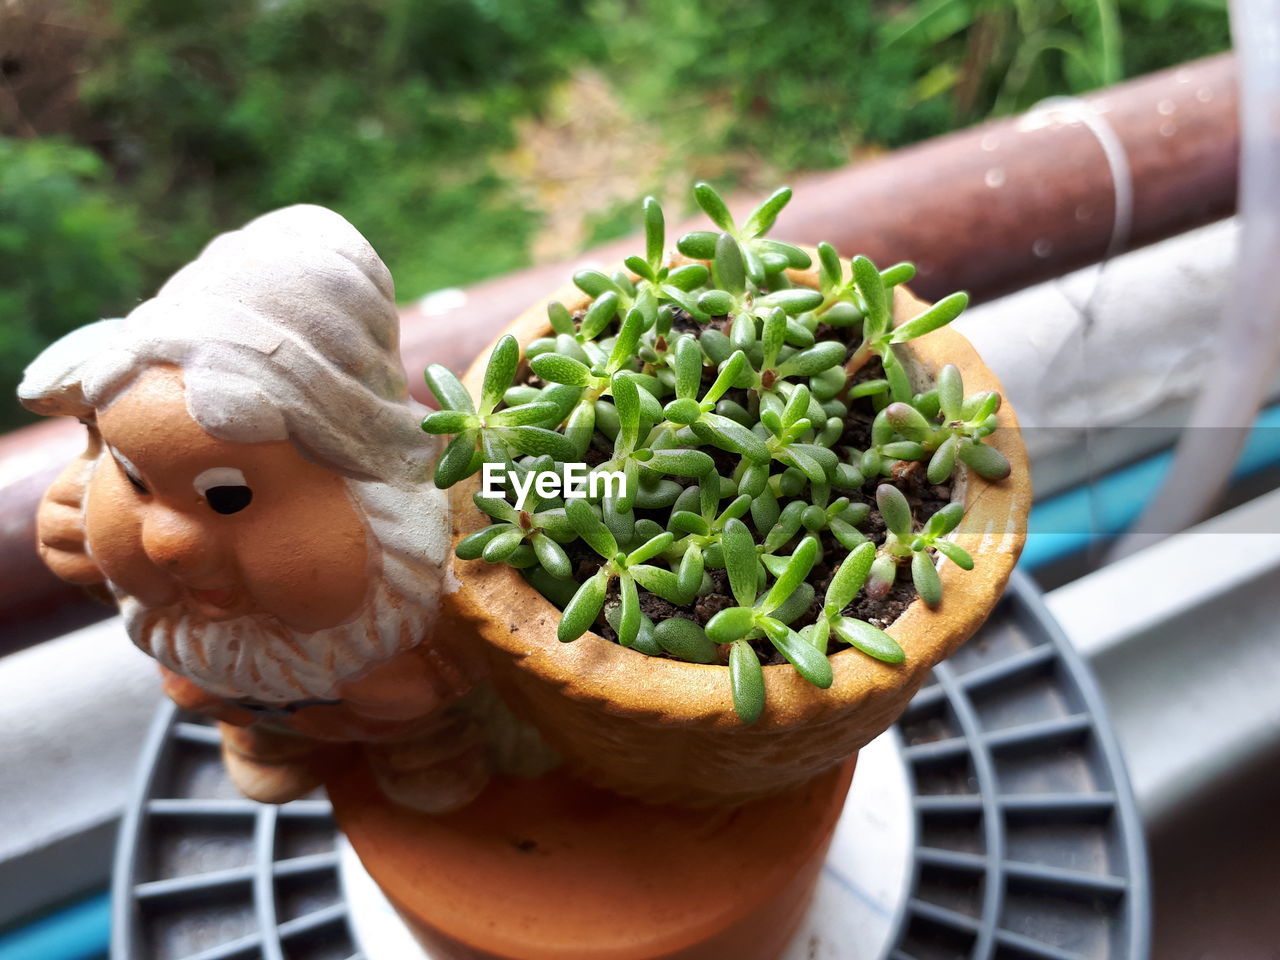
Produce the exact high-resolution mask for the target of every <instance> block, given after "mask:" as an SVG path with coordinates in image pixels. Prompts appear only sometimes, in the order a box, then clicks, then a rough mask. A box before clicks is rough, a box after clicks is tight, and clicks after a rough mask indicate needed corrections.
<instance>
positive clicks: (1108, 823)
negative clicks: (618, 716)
mask: <svg viewBox="0 0 1280 960" xmlns="http://www.w3.org/2000/svg"><path fill="white" fill-rule="evenodd" d="M897 734H898V736H897V737H896V738H892V739H898V738H900V742H901V743H902V745H903V746H902V749H901V750H900V752H899V753H898V755H899V756H900V758H901V759H900V761H898V762H900V763H901V765H902V767H903V769H902V771H901V774H902V775H903V776H905V777H906V778H907V781H908V783H910V784H911V791H912V794H913V799H912V802H911V805H910V806H911V808H912V810H913V812H914V833H915V840H916V843H915V846H914V853H913V854H912V855H911V856H910V861H911V862H910V863H909V864H906V865H902V864H895V865H893V866H894V867H895V868H896V869H900V870H902V871H904V872H906V873H907V874H908V883H907V884H906V887H907V891H908V892H907V894H906V896H904V897H903V898H902V901H901V902H900V903H898V904H896V908H895V910H894V912H893V913H892V916H890V917H889V918H888V920H887V924H886V926H887V930H886V933H887V934H888V936H887V938H885V940H884V941H883V942H885V943H888V944H890V946H888V947H887V948H886V951H885V953H884V954H883V955H884V956H887V957H888V958H890V960H1144V958H1145V957H1146V956H1147V953H1148V947H1149V936H1150V933H1149V931H1150V916H1149V914H1150V903H1149V892H1148V879H1147V873H1146V859H1145V851H1144V847H1143V840H1142V833H1141V827H1140V824H1139V821H1138V818H1137V812H1136V808H1135V805H1134V802H1133V797H1132V793H1131V791H1130V789H1129V785H1128V781H1127V778H1126V776H1125V773H1124V768H1123V764H1122V762H1121V759H1120V755H1119V751H1118V748H1117V746H1116V743H1115V741H1114V738H1113V737H1112V735H1111V733H1110V730H1109V728H1108V726H1107V722H1106V716H1105V711H1104V709H1103V706H1102V702H1101V698H1100V695H1099V693H1098V691H1097V689H1096V687H1095V685H1094V683H1093V681H1092V679H1091V677H1090V676H1089V673H1088V671H1087V669H1086V668H1085V667H1084V665H1083V663H1082V662H1081V661H1080V659H1079V658H1078V657H1077V656H1076V654H1075V653H1074V652H1073V651H1072V650H1071V649H1070V648H1069V647H1068V646H1067V644H1066V643H1065V641H1064V640H1063V638H1062V636H1061V634H1060V633H1059V631H1058V629H1057V627H1056V625H1055V624H1054V623H1053V621H1052V619H1051V618H1050V617H1049V615H1048V613H1047V612H1046V611H1045V609H1044V605H1043V602H1042V600H1041V598H1040V594H1039V591H1038V590H1037V589H1036V587H1035V586H1034V585H1033V584H1032V583H1031V581H1030V579H1029V578H1027V577H1025V576H1023V575H1017V576H1015V578H1014V580H1013V581H1012V582H1011V585H1010V589H1009V592H1008V593H1007V594H1006V596H1005V598H1004V600H1002V602H1001V604H1000V605H999V606H998V607H997V609H996V611H995V612H994V613H993V615H992V617H991V618H990V620H989V621H988V622H987V624H986V625H985V626H984V627H983V628H982V630H981V631H979V633H978V634H977V635H975V636H974V637H973V638H972V639H971V640H970V641H969V642H968V643H967V644H966V645H965V646H964V647H963V648H961V649H960V650H959V651H958V652H957V653H956V655H955V656H953V657H952V658H951V660H949V661H948V662H947V663H945V664H943V665H941V666H939V667H938V668H937V669H936V670H935V671H934V674H933V683H932V684H931V685H930V686H928V687H926V688H925V689H923V690H922V691H921V692H920V694H919V695H918V696H917V697H916V698H915V699H914V700H913V701H912V702H911V705H910V706H909V707H908V709H907V712H906V714H905V715H904V716H903V718H902V720H901V721H900V722H899V725H898V732H897ZM869 766H870V765H869ZM866 772H867V773H868V774H872V773H873V770H871V769H868V770H867V771H866ZM897 773H898V771H894V774H895V775H897ZM873 786H874V785H873ZM871 792H872V793H874V790H872V791H871ZM855 793H857V791H855ZM910 814H911V810H904V811H903V816H904V817H909V816H910ZM908 829H909V828H908ZM335 841H336V831H335V828H334V825H333V820H332V816H331V811H330V808H329V804H328V802H327V801H326V800H324V799H323V798H322V796H316V797H313V798H308V799H305V800H300V801H296V802H294V803H290V804H286V805H284V806H282V807H270V806H263V805H261V804H256V803H254V802H252V801H249V800H245V799H243V798H241V797H240V796H239V795H238V794H237V793H236V791H235V788H234V787H233V786H232V785H231V783H230V781H229V780H227V778H226V776H225V774H224V773H223V772H222V767H221V763H220V760H219V752H218V735H217V731H216V730H215V729H214V728H213V727H212V726H210V725H208V724H206V723H205V722H204V721H202V720H200V719H198V718H193V717H190V716H187V715H183V714H180V713H179V712H178V711H176V710H175V709H174V708H172V707H165V708H164V709H163V710H162V711H161V712H160V714H159V716H157V718H156V722H155V725H154V727H153V729H152V732H151V734H150V738H149V742H148V745H147V748H146V752H145V756H144V768H143V771H142V776H141V780H140V783H139V789H138V793H137V795H136V797H135V799H134V802H133V804H132V805H131V807H130V809H129V811H128V812H127V814H126V817H125V819H124V823H123V825H122V829H121V835H120V842H119V848H118V851H117V860H116V870H115V897H114V917H113V929H112V957H113V960H357V958H359V960H363V958H364V954H363V953H362V952H361V950H360V949H358V945H357V943H356V940H355V938H354V937H353V935H352V932H351V925H350V923H349V922H348V921H349V919H350V918H349V916H348V904H347V901H346V899H345V896H344V893H343V888H342V886H341V883H340V880H339V876H338V872H339V871H338V864H339V854H338V852H337V848H336V846H335ZM845 849H847V850H848V851H849V852H847V853H845V852H842V850H845ZM833 850H834V851H835V852H834V853H833V861H834V859H835V858H839V857H845V858H848V857H850V856H856V853H857V844H856V843H855V844H852V845H851V846H849V847H847V848H845V847H842V845H840V844H837V845H836V847H834V848H833ZM857 872H858V871H856V870H852V871H851V870H849V869H848V865H847V864H842V863H839V862H832V863H829V865H828V871H827V873H828V874H829V875H830V876H832V877H834V878H837V879H839V880H840V882H841V883H844V884H846V885H847V882H848V880H847V878H848V877H849V876H850V875H854V874H856V873H857ZM855 892H856V891H855ZM387 922H395V921H394V920H393V919H391V918H390V916H389V918H388V921H387ZM357 926H358V925H357ZM805 936H806V937H807V938H808V947H807V949H808V953H809V955H811V956H822V957H832V958H844V957H846V956H848V954H847V953H846V952H844V951H842V949H841V946H842V943H841V942H840V941H839V940H838V939H837V938H833V937H832V936H831V935H830V933H827V934H824V931H823V929H822V924H821V923H818V924H812V923H811V925H810V929H809V930H808V931H806V933H805ZM843 945H844V946H846V947H847V946H848V943H847V942H845V943H844V944H843ZM867 956H870V954H867ZM368 960H381V958H380V957H377V956H374V955H373V954H372V953H371V954H370V955H369V958H368Z"/></svg>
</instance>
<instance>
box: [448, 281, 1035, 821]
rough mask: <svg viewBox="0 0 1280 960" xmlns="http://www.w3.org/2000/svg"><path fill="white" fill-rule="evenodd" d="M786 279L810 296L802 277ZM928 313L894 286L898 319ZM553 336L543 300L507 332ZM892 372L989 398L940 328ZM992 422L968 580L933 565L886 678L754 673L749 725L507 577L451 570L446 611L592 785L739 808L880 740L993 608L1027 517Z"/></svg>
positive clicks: (666, 664) (1007, 451)
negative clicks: (988, 473)
mask: <svg viewBox="0 0 1280 960" xmlns="http://www.w3.org/2000/svg"><path fill="white" fill-rule="evenodd" d="M815 262H816V257H815ZM791 276H792V279H793V280H794V281H795V282H796V283H803V284H806V285H809V286H814V285H816V271H814V270H809V271H800V272H792V274H791ZM553 296H554V297H555V298H556V299H559V300H561V302H563V303H564V304H565V305H566V306H567V307H568V308H569V309H570V311H573V310H577V309H580V308H582V307H583V306H585V305H586V303H587V302H588V298H587V297H586V296H585V295H584V294H582V293H581V292H580V291H578V290H577V289H576V288H573V287H568V288H564V289H562V290H560V291H558V292H557V293H556V294H554V295H553ZM926 306H927V305H926V304H925V303H923V302H922V301H920V300H917V299H916V298H915V297H914V296H912V295H911V294H910V293H909V292H908V291H906V290H905V289H903V288H902V287H898V288H896V290H895V298H894V316H895V319H896V320H897V321H898V322H901V321H903V320H906V319H909V318H910V317H913V316H916V315H917V314H918V313H920V312H921V311H922V310H924V309H925V308H926ZM549 329H550V327H549V324H548V321H547V318H546V311H545V303H539V304H536V305H535V306H533V307H530V308H529V309H528V310H527V311H525V312H524V313H523V314H521V315H520V316H519V317H518V318H517V319H516V320H515V321H514V322H513V323H512V324H511V325H510V327H508V328H507V330H506V331H505V332H506V333H509V334H511V335H513V336H514V337H515V338H516V339H517V341H519V342H520V344H521V345H522V346H523V345H526V344H528V343H529V342H530V341H532V340H534V339H535V338H537V337H540V336H544V335H546V334H547V333H548V332H549ZM488 355H489V350H485V351H484V352H483V353H482V354H481V356H480V357H479V358H478V359H477V360H476V362H475V364H473V366H472V367H471V369H470V370H469V371H468V373H467V375H466V377H465V379H464V382H465V384H466V385H467V388H468V389H469V390H470V391H471V392H472V394H473V395H478V394H479V388H480V382H481V379H482V376H483V371H484V366H485V363H486V362H487V359H488ZM904 360H906V363H907V368H908V371H909V373H910V374H911V376H912V377H913V379H914V380H915V381H916V382H917V383H918V384H922V383H924V382H925V380H926V378H927V379H929V380H932V378H933V377H934V376H936V374H937V371H938V369H939V368H940V367H941V366H942V365H943V364H945V363H955V364H956V365H957V366H959V367H960V370H961V372H962V374H963V378H964V384H965V390H966V392H967V393H968V392H973V391H977V390H1001V387H1000V383H999V381H998V380H997V379H996V377H995V375H994V374H993V373H992V372H991V371H990V370H989V369H987V367H986V366H985V365H984V364H983V363H982V361H981V360H980V359H979V357H978V355H977V353H976V352H975V351H974V349H973V347H972V346H971V345H970V344H969V342H968V341H967V340H966V339H965V338H964V337H963V336H961V335H960V334H959V333H957V332H955V331H954V330H951V329H950V328H944V329H941V330H937V331H935V332H933V333H931V334H929V335H927V336H925V337H922V338H920V339H919V340H916V341H912V342H911V343H909V344H907V345H906V349H905V350H904ZM1001 392H1002V393H1003V391H1001ZM1000 419H1001V427H1000V429H999V430H998V431H996V433H995V434H993V435H992V437H991V438H990V442H991V445H992V446H994V447H996V448H997V449H998V450H1000V452H1001V453H1003V454H1004V455H1005V456H1006V457H1007V458H1008V460H1009V463H1010V465H1011V466H1012V469H1013V472H1012V475H1011V476H1010V477H1009V478H1008V479H1006V480H1003V481H1001V482H999V483H990V482H987V481H985V480H983V479H982V478H981V477H978V476H977V475H976V474H973V473H972V472H971V471H970V472H969V474H968V477H967V480H966V481H965V482H963V483H957V484H956V496H957V498H959V497H963V500H964V504H965V510H966V516H965V519H964V522H963V523H962V525H961V527H960V528H959V531H958V533H957V535H956V540H957V542H958V543H960V545H962V546H963V547H965V549H967V550H968V551H969V552H970V553H971V554H972V555H973V557H974V561H975V567H974V569H973V570H972V571H964V570H961V569H960V568H958V567H957V566H956V565H955V564H953V563H951V562H949V561H945V560H944V561H943V563H942V565H941V567H940V568H939V574H940V575H941V579H942V584H943V602H942V603H941V604H940V605H939V606H938V607H937V608H936V609H933V610H930V609H929V608H928V607H926V606H925V605H924V603H923V602H921V601H919V600H917V601H915V602H914V603H912V604H911V605H910V606H909V607H908V608H907V609H906V610H905V611H904V612H903V613H902V615H901V616H900V617H899V618H898V619H897V620H896V621H895V622H894V623H893V624H892V625H891V626H890V627H889V629H888V631H887V632H888V633H889V634H890V635H891V636H893V637H894V638H895V639H896V640H897V641H898V642H899V643H900V644H901V645H902V647H903V649H904V650H905V651H906V661H905V662H904V663H902V664H898V665H889V664H885V663H881V662H880V661H877V660H873V659H872V658H870V657H867V656H865V655H863V654H862V653H859V652H858V651H856V650H853V649H847V650H843V651H841V652H839V653H836V654H834V655H833V656H832V658H831V666H832V670H833V672H834V675H835V680H834V682H833V684H832V685H831V688H830V689H828V690H820V689H818V688H816V687H814V686H812V685H811V684H809V683H808V682H806V681H805V680H804V679H803V678H801V677H800V676H799V675H798V674H797V673H796V672H795V670H794V669H792V667H791V666H790V665H789V664H781V665H776V666H768V667H765V668H764V675H765V690H766V707H765V710H764V713H763V715H762V716H761V717H760V719H759V720H757V721H756V722H755V723H753V724H750V725H747V724H744V723H742V721H741V720H739V719H738V717H737V715H736V714H735V713H734V710H733V704H732V699H731V695H730V691H729V682H728V676H727V669H728V668H727V667H723V666H706V665H700V664H691V663H683V662H681V661H678V660H669V659H665V658H656V657H648V656H645V655H644V654H641V653H638V652H636V651H634V650H629V649H627V648H625V647H622V646H620V645H619V644H616V643H612V642H610V641H608V640H605V639H603V638H602V637H600V636H598V635H596V634H594V633H587V634H586V635H585V636H583V637H582V638H580V639H579V640H577V641H576V642H574V643H569V644H562V643H560V642H559V641H558V640H557V639H556V625H557V623H558V622H559V618H560V612H559V610H558V609H556V608H555V607H554V606H553V605H552V604H551V603H550V602H549V601H547V600H546V599H545V598H543V597H542V595H541V594H539V593H538V592H537V591H536V590H534V589H533V588H532V587H531V586H529V585H528V584H527V583H526V582H525V580H524V579H523V578H522V577H521V576H520V574H519V573H518V572H517V571H515V570H514V569H512V568H510V567H508V566H506V565H505V564H491V563H486V562H484V561H483V560H476V561H470V562H464V561H459V560H455V573H456V575H457V579H458V581H459V583H460V586H459V587H458V589H457V591H456V592H454V593H453V594H451V595H450V597H449V599H448V603H449V608H450V611H451V613H452V615H453V616H455V617H457V618H459V619H461V620H463V621H465V622H466V628H469V629H471V630H474V631H475V632H476V633H478V634H479V635H480V636H481V637H482V638H483V640H484V643H485V646H486V650H487V653H488V656H489V660H490V662H491V667H492V671H493V675H494V681H495V683H496V684H497V686H498V689H499V690H500V691H501V692H502V693H503V695H504V697H505V698H506V699H507V700H508V701H509V702H510V703H511V705H512V707H513V708H514V709H515V710H516V711H517V712H519V713H520V714H522V715H523V716H524V717H525V718H527V719H528V720H530V721H531V722H532V723H534V724H535V725H536V726H537V727H538V729H539V730H540V731H541V732H542V734H543V736H544V737H546V739H547V740H548V741H549V742H550V743H551V744H552V746H554V747H555V748H556V749H557V750H558V751H559V752H560V753H561V754H562V755H563V756H564V757H565V758H566V760H567V761H568V762H569V764H570V765H571V767H572V768H573V769H574V770H575V771H577V772H578V773H580V774H581V775H584V776H586V777H587V778H589V779H591V780H592V781H593V782H595V783H597V784H599V785H602V786H606V787H609V788H611V789H613V790H617V791H619V792H621V793H624V794H627V795H629V796H633V797H639V798H642V799H646V800H650V801H654V802H676V803H682V804H693V805H702V804H714V803H740V802H743V801H746V800H749V799H752V798H755V797H760V796H765V795H768V794H770V793H775V792H778V791H781V790H786V789H789V788H792V787H794V786H796V785H797V784H801V783H804V782H805V781H807V780H810V779H811V778H813V777H814V776H816V775H818V774H820V773H822V772H823V771H825V770H828V769H830V768H831V767H832V766H833V765H835V764H838V763H839V762H840V761H842V760H844V759H846V758H847V757H849V756H851V755H852V754H853V753H855V752H856V751H857V750H858V749H859V748H860V747H862V746H864V745H865V744H866V743H868V742H869V741H870V740H872V739H873V738H874V737H876V736H877V735H878V734H880V733H881V732H882V731H883V730H885V729H886V728H888V727H889V726H890V725H891V724H892V723H893V722H894V720H895V719H896V718H897V717H898V715H899V714H900V713H901V712H902V710H903V709H904V708H905V707H906V705H907V702H908V701H909V700H910V699H911V697H912V696H913V695H914V694H915V692H916V691H917V690H918V689H919V687H920V685H921V684H922V683H923V682H924V680H925V678H926V677H927V676H928V674H929V670H930V669H931V668H932V667H933V665H934V664H936V663H937V662H938V661H940V660H942V659H943V658H944V657H946V656H947V655H948V654H950V653H951V652H952V651H953V650H955V649H956V647H958V646H959V645H960V644H961V643H963V642H964V641H965V640H966V639H967V638H968V637H970V636H971V635H972V634H973V633H974V631H975V630H977V628H978V627H979V626H980V625H981V624H982V622H983V621H984V620H985V619H986V617H987V615H988V614H989V613H990V612H991V610H992V608H993V607H994V606H995V603H996V601H997V600H998V599H999V597H1000V594H1001V592H1002V591H1003V590H1004V587H1005V583H1006V582H1007V580H1008V578H1009V574H1010V571H1012V569H1013V566H1014V563H1015V562H1016V561H1017V558H1018V554H1019V553H1020V552H1021V549H1022V544H1023V540H1024V537H1025V533H1026V519H1027V511H1028V509H1029V508H1030V506H1031V482H1030V470H1029V467H1028V463H1027V456H1026V450H1025V448H1024V446H1023V444H1022V440H1021V437H1020V435H1019V432H1018V422H1017V417H1016V416H1015V415H1014V412H1013V410H1012V409H1011V407H1010V406H1009V405H1008V404H1005V405H1004V406H1003V407H1002V408H1001V411H1000ZM478 487H479V476H478V475H477V476H476V477H473V478H471V479H469V480H467V481H463V482H461V483H459V484H457V485H456V486H454V487H453V488H452V490H451V491H450V494H451V495H450V510H451V514H452V518H453V534H454V538H455V542H456V541H457V540H458V539H461V538H462V537H464V536H467V535H468V534H470V533H473V532H474V531H476V530H478V529H480V528H481V527H483V526H484V525H486V524H487V523H488V522H489V520H488V518H487V517H485V516H484V515H483V514H481V512H480V511H479V510H477V509H476V507H475V505H474V504H473V503H472V502H471V496H472V494H473V493H475V492H476V490H477V489H478ZM460 628H463V627H462V625H460Z"/></svg>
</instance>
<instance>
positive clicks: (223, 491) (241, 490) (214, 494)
mask: <svg viewBox="0 0 1280 960" xmlns="http://www.w3.org/2000/svg"><path fill="white" fill-rule="evenodd" d="M204 498H205V500H206V501H207V502H208V504H209V506H210V507H212V508H213V511H214V513H223V514H227V513H239V512H240V511H241V510H243V509H244V508H245V507H247V506H248V505H249V504H250V503H252V502H253V491H252V490H250V489H249V488H248V487H245V486H241V485H239V484H237V485H235V486H227V487H210V488H209V489H208V490H206V491H205V493H204Z"/></svg>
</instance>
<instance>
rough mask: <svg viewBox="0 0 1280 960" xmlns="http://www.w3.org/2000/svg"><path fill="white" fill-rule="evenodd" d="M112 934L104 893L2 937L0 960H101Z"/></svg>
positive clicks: (106, 897) (109, 907)
mask: <svg viewBox="0 0 1280 960" xmlns="http://www.w3.org/2000/svg"><path fill="white" fill-rule="evenodd" d="M110 931H111V897H110V895H109V894H108V893H107V892H106V891H103V892H102V893H96V894H94V895H93V896H91V897H87V898H86V899H84V900H81V901H79V902H78V903H74V904H72V905H71V906H69V907H63V908H62V909H61V910H57V911H54V912H53V913H50V914H46V915H45V916H43V917H41V918H40V919H39V920H34V921H32V922H31V923H28V924H26V925H25V926H22V927H18V928H17V929H16V930H10V931H8V932H6V933H0V960H99V958H103V957H106V955H107V938H108V937H109V935H110Z"/></svg>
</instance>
